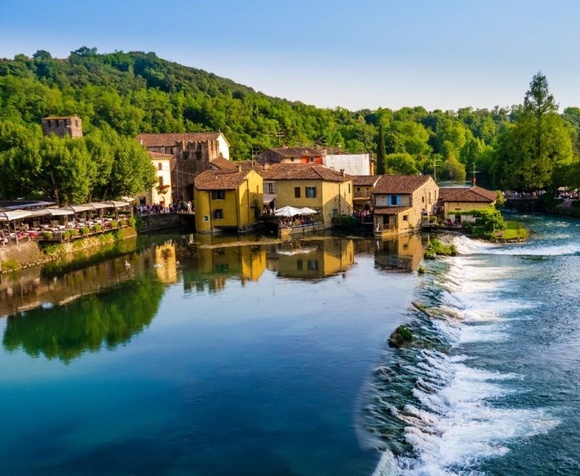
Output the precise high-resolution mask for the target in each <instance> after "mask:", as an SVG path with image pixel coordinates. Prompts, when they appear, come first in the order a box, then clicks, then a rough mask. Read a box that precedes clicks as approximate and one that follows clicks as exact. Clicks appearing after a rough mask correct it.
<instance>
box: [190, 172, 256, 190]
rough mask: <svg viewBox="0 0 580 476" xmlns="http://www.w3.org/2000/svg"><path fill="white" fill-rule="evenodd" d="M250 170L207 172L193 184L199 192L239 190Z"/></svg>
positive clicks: (196, 178)
mask: <svg viewBox="0 0 580 476" xmlns="http://www.w3.org/2000/svg"><path fill="white" fill-rule="evenodd" d="M249 173H250V171H249V170H245V171H242V172H238V170H237V169H236V170H206V171H205V172H202V173H201V174H199V175H198V176H197V177H195V179H194V181H193V183H194V186H195V188H196V189H198V190H237V189H238V187H239V186H240V185H241V184H242V183H243V182H244V180H246V177H247V176H248V174H249Z"/></svg>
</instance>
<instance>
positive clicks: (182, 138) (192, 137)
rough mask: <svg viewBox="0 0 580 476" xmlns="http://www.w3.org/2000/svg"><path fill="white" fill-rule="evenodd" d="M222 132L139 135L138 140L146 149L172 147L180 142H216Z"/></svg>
mask: <svg viewBox="0 0 580 476" xmlns="http://www.w3.org/2000/svg"><path fill="white" fill-rule="evenodd" d="M220 134H221V132H179V133H174V134H173V133H170V134H139V135H138V136H137V140H138V141H139V142H140V143H141V144H142V145H143V146H144V147H171V146H174V145H176V144H177V143H179V142H205V141H210V140H216V139H217V138H218V137H219V136H220Z"/></svg>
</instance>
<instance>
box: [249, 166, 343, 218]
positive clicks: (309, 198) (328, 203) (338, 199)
mask: <svg viewBox="0 0 580 476" xmlns="http://www.w3.org/2000/svg"><path fill="white" fill-rule="evenodd" d="M260 173H261V175H262V177H263V178H264V184H265V189H264V190H265V197H266V198H265V200H266V201H267V200H270V201H271V203H272V202H273V204H275V207H276V208H281V207H285V206H291V207H296V208H303V207H308V208H312V209H315V210H318V211H319V217H320V219H321V220H322V221H323V223H324V227H325V228H330V227H331V225H332V217H335V216H339V215H350V214H351V213H352V206H353V205H352V177H350V176H347V175H346V174H345V173H344V172H337V171H335V170H330V169H328V168H326V167H324V166H322V165H315V164H285V163H282V164H275V165H272V166H270V167H268V168H265V169H264V170H263V171H261V172H260Z"/></svg>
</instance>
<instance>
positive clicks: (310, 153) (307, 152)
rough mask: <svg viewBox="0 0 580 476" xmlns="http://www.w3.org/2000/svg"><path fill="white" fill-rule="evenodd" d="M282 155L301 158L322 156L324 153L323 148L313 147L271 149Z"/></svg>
mask: <svg viewBox="0 0 580 476" xmlns="http://www.w3.org/2000/svg"><path fill="white" fill-rule="evenodd" d="M270 150H273V151H275V152H277V153H278V154H280V155H281V156H282V157H287V158H299V157H322V156H323V155H324V154H323V152H322V151H321V150H318V149H313V148H311V147H277V148H274V149H270Z"/></svg>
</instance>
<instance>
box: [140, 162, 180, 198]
mask: <svg viewBox="0 0 580 476" xmlns="http://www.w3.org/2000/svg"><path fill="white" fill-rule="evenodd" d="M147 154H148V155H149V158H150V159H151V163H152V164H153V167H154V168H155V173H156V175H157V183H156V184H155V185H154V186H153V188H151V190H149V191H147V192H145V193H142V194H140V195H138V196H137V197H135V199H136V200H137V201H138V202H139V205H161V206H169V205H170V204H171V203H173V202H172V200H173V190H172V187H171V169H172V166H173V163H174V158H173V156H172V155H170V154H162V153H159V152H147Z"/></svg>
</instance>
